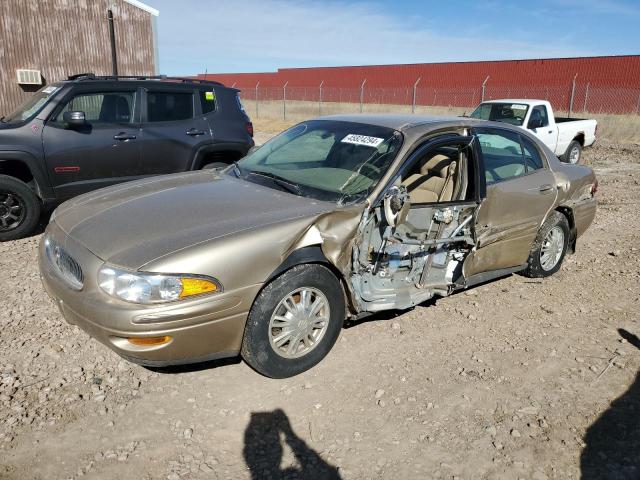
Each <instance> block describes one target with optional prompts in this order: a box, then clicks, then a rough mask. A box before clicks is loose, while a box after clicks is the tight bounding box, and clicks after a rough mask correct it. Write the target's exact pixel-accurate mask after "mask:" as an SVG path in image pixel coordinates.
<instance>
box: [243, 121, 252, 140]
mask: <svg viewBox="0 0 640 480" xmlns="http://www.w3.org/2000/svg"><path fill="white" fill-rule="evenodd" d="M245 128H246V129H247V133H248V134H249V135H251V136H252V137H253V123H251V122H247V123H246V124H245Z"/></svg>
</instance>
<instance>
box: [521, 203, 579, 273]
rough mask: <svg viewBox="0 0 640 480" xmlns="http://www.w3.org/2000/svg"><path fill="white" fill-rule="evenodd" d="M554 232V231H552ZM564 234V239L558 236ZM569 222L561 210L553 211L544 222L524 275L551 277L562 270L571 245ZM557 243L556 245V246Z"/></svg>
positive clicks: (534, 243)
mask: <svg viewBox="0 0 640 480" xmlns="http://www.w3.org/2000/svg"><path fill="white" fill-rule="evenodd" d="M552 232H553V233H552ZM558 232H561V234H562V240H561V241H560V240H559V238H558V235H559V233H558ZM570 234H571V232H570V230H569V222H568V221H567V217H565V216H564V215H563V214H561V213H560V212H555V211H554V212H552V213H550V214H549V217H548V218H547V220H546V221H545V222H544V223H543V224H542V227H541V228H540V231H539V232H538V236H537V237H536V240H535V242H533V247H532V248H531V253H530V254H529V260H527V263H528V266H527V268H526V269H525V270H524V271H523V275H524V276H525V277H529V278H544V277H549V276H551V275H553V274H554V273H556V272H557V271H558V270H560V267H561V266H562V261H563V260H564V257H565V255H566V254H567V247H568V246H569V235H570ZM554 244H555V246H554Z"/></svg>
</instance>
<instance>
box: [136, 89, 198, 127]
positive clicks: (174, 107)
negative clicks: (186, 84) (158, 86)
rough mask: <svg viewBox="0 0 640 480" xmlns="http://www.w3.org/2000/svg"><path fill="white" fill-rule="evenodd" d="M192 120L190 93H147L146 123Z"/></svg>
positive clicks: (191, 96)
mask: <svg viewBox="0 0 640 480" xmlns="http://www.w3.org/2000/svg"><path fill="white" fill-rule="evenodd" d="M188 118H193V94H192V93H191V92H148V93H147V121H149V122H173V121H176V120H186V119H188Z"/></svg>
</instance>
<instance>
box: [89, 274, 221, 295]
mask: <svg viewBox="0 0 640 480" xmlns="http://www.w3.org/2000/svg"><path fill="white" fill-rule="evenodd" d="M98 284H99V285H100V288H101V289H102V290H103V291H104V292H105V293H108V294H109V295H111V296H113V297H116V298H119V299H121V300H125V301H127V302H132V303H142V304H150V303H164V302H173V301H176V300H182V299H183V298H188V297H193V296H195V295H204V294H206V293H214V292H219V291H221V290H222V287H221V285H220V284H219V283H218V281H217V280H215V279H213V278H210V277H203V276H193V275H163V274H157V273H141V272H130V271H127V270H121V269H118V268H114V267H110V266H107V265H104V266H103V267H102V268H101V269H100V271H99V272H98Z"/></svg>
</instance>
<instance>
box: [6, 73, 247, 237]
mask: <svg viewBox="0 0 640 480" xmlns="http://www.w3.org/2000/svg"><path fill="white" fill-rule="evenodd" d="M238 93H239V92H238V90H236V89H234V88H227V87H225V86H223V85H222V84H220V83H217V82H207V81H199V80H195V79H182V78H168V77H164V76H160V77H140V76H134V77H122V76H120V77H115V76H108V77H100V76H96V75H93V74H80V75H74V76H72V77H69V79H67V80H65V81H61V82H56V83H52V84H49V85H47V86H46V87H44V88H42V89H41V90H40V91H38V92H37V93H35V94H34V95H33V96H32V97H30V98H29V99H28V100H27V101H26V102H25V103H24V104H22V105H21V106H19V107H18V108H17V109H16V110H15V111H14V112H13V113H10V114H9V115H7V116H4V117H2V118H0V241H5V240H13V239H16V238H20V237H23V236H25V235H28V234H29V233H31V232H32V231H33V229H34V228H35V226H36V225H37V224H38V221H39V217H40V211H41V210H42V209H43V208H47V207H49V206H55V205H57V204H59V203H62V202H63V201H65V200H68V199H70V198H72V197H75V196H77V195H80V194H83V193H87V192H90V191H92V190H96V189H98V188H102V187H107V186H109V185H114V184H117V183H122V182H126V181H130V180H136V179H140V178H143V177H148V176H152V175H161V174H169V173H179V172H185V171H189V170H199V169H202V168H214V167H221V166H226V165H227V164H229V163H231V162H234V161H236V160H239V159H240V158H242V157H243V156H245V155H246V153H247V151H248V150H249V149H250V148H251V147H253V145H254V142H253V139H252V136H253V125H252V124H251V121H250V119H249V117H248V116H247V114H246V113H245V111H244V108H243V107H242V104H241V102H240V99H239V97H238Z"/></svg>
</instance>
